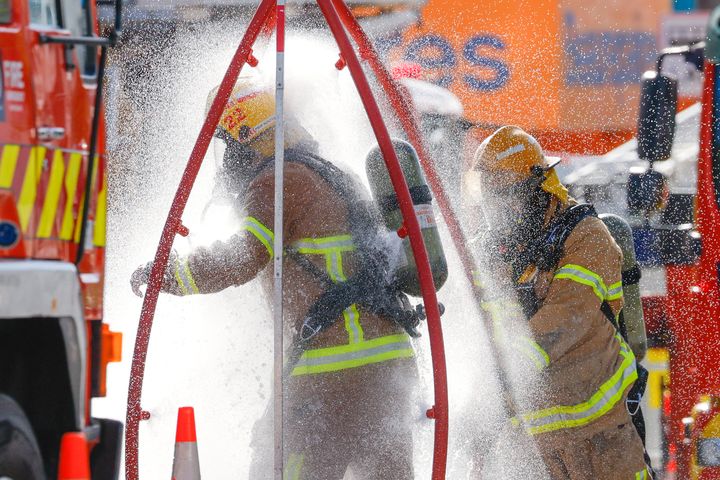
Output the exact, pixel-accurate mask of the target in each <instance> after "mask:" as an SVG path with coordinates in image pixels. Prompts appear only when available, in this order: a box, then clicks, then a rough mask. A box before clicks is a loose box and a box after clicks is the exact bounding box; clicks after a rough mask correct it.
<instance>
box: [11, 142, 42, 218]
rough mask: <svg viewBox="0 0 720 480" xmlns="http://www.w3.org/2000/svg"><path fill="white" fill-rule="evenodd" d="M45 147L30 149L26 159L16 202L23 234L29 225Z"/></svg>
mask: <svg viewBox="0 0 720 480" xmlns="http://www.w3.org/2000/svg"><path fill="white" fill-rule="evenodd" d="M45 150H46V149H45V147H32V148H31V149H30V157H29V158H28V164H27V169H26V170H25V179H24V180H23V184H22V189H21V190H20V197H18V200H17V210H18V216H19V217H20V227H21V228H22V231H23V232H27V229H28V226H29V225H30V217H31V216H32V212H33V208H34V207H35V197H36V196H37V185H38V181H39V180H40V174H41V173H42V164H43V160H44V159H45Z"/></svg>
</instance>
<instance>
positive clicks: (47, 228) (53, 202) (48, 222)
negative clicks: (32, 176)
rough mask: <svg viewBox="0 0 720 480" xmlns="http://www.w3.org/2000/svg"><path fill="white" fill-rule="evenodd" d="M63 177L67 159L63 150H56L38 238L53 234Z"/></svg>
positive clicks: (41, 214)
mask: <svg viewBox="0 0 720 480" xmlns="http://www.w3.org/2000/svg"><path fill="white" fill-rule="evenodd" d="M63 178H65V159H64V158H63V152H62V151H61V150H55V154H54V155H53V161H52V167H51V169H50V181H49V182H48V188H47V192H46V193H45V201H44V202H43V208H42V212H41V213H40V223H39V225H38V230H37V237H38V238H49V237H50V235H52V229H53V225H54V224H55V214H56V213H57V208H58V201H59V200H60V191H61V189H62V181H63Z"/></svg>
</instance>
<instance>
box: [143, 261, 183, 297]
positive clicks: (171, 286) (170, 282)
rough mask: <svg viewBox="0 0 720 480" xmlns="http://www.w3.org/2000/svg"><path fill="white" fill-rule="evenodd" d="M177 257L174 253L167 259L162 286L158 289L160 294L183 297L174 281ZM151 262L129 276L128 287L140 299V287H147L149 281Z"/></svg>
mask: <svg viewBox="0 0 720 480" xmlns="http://www.w3.org/2000/svg"><path fill="white" fill-rule="evenodd" d="M177 264H178V255H177V253H175V252H172V253H171V254H170V258H169V259H168V264H167V268H166V269H165V274H164V275H163V282H162V286H161V287H160V291H161V292H165V293H170V294H172V295H184V293H183V292H182V290H181V289H180V286H179V285H178V283H177V280H176V279H175V275H174V271H175V269H176V268H177ZM152 266H153V262H148V263H146V264H145V265H141V266H139V267H138V268H137V269H135V271H134V272H133V274H132V275H131V276H130V287H131V288H132V291H133V293H134V294H135V295H137V296H138V297H142V296H143V293H142V291H141V290H140V287H142V286H143V285H147V283H148V281H149V280H150V271H151V270H152Z"/></svg>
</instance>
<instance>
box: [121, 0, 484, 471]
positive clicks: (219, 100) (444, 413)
mask: <svg viewBox="0 0 720 480" xmlns="http://www.w3.org/2000/svg"><path fill="white" fill-rule="evenodd" d="M317 3H318V6H319V7H320V10H321V11H322V14H323V16H324V17H325V19H326V21H327V24H328V26H329V27H330V30H331V32H332V34H333V36H334V37H335V41H336V42H337V45H338V47H339V50H340V58H341V60H340V61H339V62H338V64H337V65H336V66H337V67H338V68H344V66H345V65H347V67H348V69H349V71H350V74H351V76H352V79H353V81H354V82H355V85H356V88H357V90H358V93H359V94H360V98H361V100H362V103H363V106H364V107H365V110H366V112H367V115H368V118H369V120H370V123H371V125H372V128H373V132H374V133H375V136H376V138H377V140H378V144H379V146H380V150H381V152H382V154H383V156H384V158H385V163H386V165H387V168H388V171H389V173H390V179H391V181H392V184H393V187H394V188H395V192H396V195H397V197H398V203H399V206H400V210H401V213H402V215H403V219H404V224H403V227H404V229H405V231H406V232H407V235H408V237H409V239H410V244H411V246H412V251H413V254H414V256H415V259H416V264H417V267H418V277H419V280H420V284H421V289H422V296H423V302H424V305H425V309H426V311H427V323H428V333H429V341H430V348H431V354H432V364H433V377H434V390H435V392H434V393H435V403H434V406H433V407H432V408H431V409H429V410H428V412H427V415H428V417H430V418H433V419H434V420H435V438H434V455H433V468H432V478H433V480H440V479H444V478H445V470H446V463H447V446H448V397H447V375H446V367H445V350H444V346H443V334H442V327H441V324H440V312H439V309H438V302H437V297H436V294H435V287H434V285H433V279H432V271H431V268H430V263H429V261H428V256H427V251H426V249H425V244H424V242H423V237H422V233H421V230H420V226H419V224H418V220H417V217H416V216H415V211H414V208H413V203H412V199H411V197H410V192H409V190H408V186H407V183H406V181H405V177H404V175H403V172H402V169H401V168H400V164H399V162H398V159H397V156H396V154H395V151H394V149H393V146H392V142H391V139H390V135H389V133H388V130H387V127H386V125H385V122H384V120H383V118H382V115H381V113H380V109H379V107H378V105H377V102H376V101H375V98H374V96H373V94H372V91H371V89H370V85H369V83H368V81H367V78H366V76H365V74H364V72H363V69H362V66H361V64H360V60H359V59H358V55H357V54H356V52H355V50H354V48H353V45H352V43H351V41H350V38H349V37H348V35H347V32H349V33H350V35H351V36H352V38H353V40H354V41H355V43H356V45H357V47H358V51H359V54H360V57H361V58H362V59H363V60H365V61H366V62H367V63H368V65H369V66H370V68H371V69H372V71H373V73H374V74H375V75H376V77H377V79H378V81H379V82H380V84H381V85H382V88H383V89H384V91H385V93H386V94H387V96H388V98H389V99H390V103H391V105H392V107H393V110H394V111H395V113H396V115H397V117H398V119H399V120H400V122H401V125H402V127H403V130H404V131H405V132H406V134H407V135H408V139H409V140H410V142H411V143H412V144H413V145H414V147H415V148H416V150H417V152H418V156H419V158H420V161H421V164H422V167H423V169H424V171H425V173H426V176H427V179H428V182H429V183H430V187H431V189H432V191H433V193H434V194H435V197H436V199H437V201H438V205H439V207H440V209H441V211H442V214H443V218H444V220H445V223H446V225H447V226H448V229H449V231H450V235H451V237H452V240H453V243H454V245H455V248H456V250H457V252H458V254H459V256H460V260H461V262H462V264H463V269H464V271H465V275H466V277H467V279H468V281H469V282H470V283H472V278H473V271H474V262H473V259H472V256H471V254H470V252H469V249H468V245H467V242H466V239H465V236H464V234H463V232H462V229H461V227H460V224H459V222H458V220H457V217H456V215H455V214H454V212H453V209H452V207H451V205H450V201H449V197H448V195H447V193H446V192H445V189H444V188H443V185H442V182H441V180H440V176H439V174H438V172H437V170H436V169H435V166H434V164H433V163H432V162H431V161H430V159H429V157H428V155H427V152H426V150H425V149H424V147H423V144H422V138H421V135H420V130H419V128H418V126H417V124H416V122H415V119H414V117H413V114H412V106H411V104H410V99H409V97H408V96H407V95H406V94H405V92H404V91H403V90H401V88H402V87H400V86H399V85H398V84H397V83H396V82H394V81H393V80H392V78H391V77H390V75H389V73H388V71H387V69H386V68H385V67H384V65H383V64H382V63H381V62H380V60H379V58H378V55H377V52H376V51H375V49H374V47H373V46H372V44H371V42H370V40H369V39H368V37H367V36H366V34H365V32H364V31H363V30H362V28H361V27H360V25H359V24H358V22H357V20H356V19H355V17H354V16H353V14H352V12H351V11H350V9H349V8H348V7H347V5H345V3H344V2H343V1H342V0H317ZM274 7H275V1H274V0H261V2H260V5H259V6H258V8H257V10H256V12H255V15H254V16H253V18H252V20H251V22H250V24H249V26H248V29H247V31H246V32H245V35H244V37H243V39H242V41H241V42H240V45H239V46H238V49H237V50H236V52H235V54H234V56H233V58H232V60H231V62H230V65H229V67H228V69H227V71H226V73H225V76H224V77H223V80H222V83H221V84H220V86H219V88H218V91H217V94H216V96H215V99H214V100H213V102H212V105H211V107H210V110H209V112H208V114H207V118H206V119H205V122H204V124H203V126H202V129H201V130H200V134H199V135H198V138H197V140H196V142H195V145H194V147H193V150H192V153H191V155H190V158H189V160H188V163H187V165H186V167H185V171H184V172H183V176H182V179H181V180H180V184H179V186H178V189H177V192H176V194H175V197H174V199H173V202H172V206H171V208H170V212H169V214H168V217H167V220H166V222H165V226H164V228H163V232H162V235H161V238H160V243H159V245H158V249H157V252H156V254H155V260H154V263H153V267H152V270H151V273H150V278H149V281H148V286H147V291H146V293H145V298H144V301H143V306H142V311H141V315H140V322H139V325H138V331H137V336H136V340H135V351H134V354H133V359H132V367H131V371H130V383H129V387H128V405H127V418H126V437H125V469H126V479H127V480H137V479H138V476H139V472H138V464H139V452H138V447H139V424H140V421H141V420H147V419H149V418H150V414H149V413H148V412H146V411H144V410H143V409H142V407H141V404H140V400H141V395H142V384H143V376H144V370H145V361H146V357H147V348H148V345H149V341H150V332H151V329H152V323H153V318H154V315H155V308H156V305H157V300H158V295H159V292H160V287H161V285H162V278H163V273H164V271H165V268H166V266H167V263H168V258H169V255H170V250H171V248H172V244H173V241H174V238H175V235H181V236H186V235H187V234H188V229H187V228H186V227H185V226H184V225H183V224H182V213H183V212H184V210H185V205H186V203H187V200H188V197H189V196H190V192H191V190H192V187H193V185H194V182H195V179H196V177H197V174H198V171H199V169H200V166H201V164H202V161H203V158H204V157H205V154H206V152H207V149H208V146H209V144H210V141H211V140H212V138H213V134H214V132H215V128H216V127H217V124H218V122H219V119H220V115H221V114H222V111H223V109H224V107H225V105H226V103H227V101H228V99H229V97H230V93H231V91H232V88H233V86H234V84H235V82H236V81H237V79H238V77H239V75H240V70H241V69H242V67H243V66H244V65H245V63H248V64H250V65H251V66H255V65H256V63H257V60H256V59H255V57H253V54H252V47H253V45H254V44H255V41H256V40H257V38H258V36H259V35H261V34H263V35H264V34H268V33H269V32H271V31H272V30H273V28H274V23H275V9H274ZM346 29H347V31H346ZM475 294H476V295H479V293H478V292H477V291H475ZM486 328H487V326H486ZM490 348H491V349H492V350H493V351H492V352H491V353H492V354H493V356H494V357H495V358H496V359H497V358H498V357H497V355H496V352H495V351H494V347H493V345H492V342H491V345H490Z"/></svg>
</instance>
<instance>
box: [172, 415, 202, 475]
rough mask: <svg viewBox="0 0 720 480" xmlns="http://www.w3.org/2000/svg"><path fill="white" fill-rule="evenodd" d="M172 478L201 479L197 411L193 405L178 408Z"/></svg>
mask: <svg viewBox="0 0 720 480" xmlns="http://www.w3.org/2000/svg"><path fill="white" fill-rule="evenodd" d="M172 478H173V480H200V459H199V457H198V448H197V435H196V434H195V411H194V410H193V408H192V407H181V408H179V409H178V419H177V432H176V434H175V458H174V459H173V470H172Z"/></svg>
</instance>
